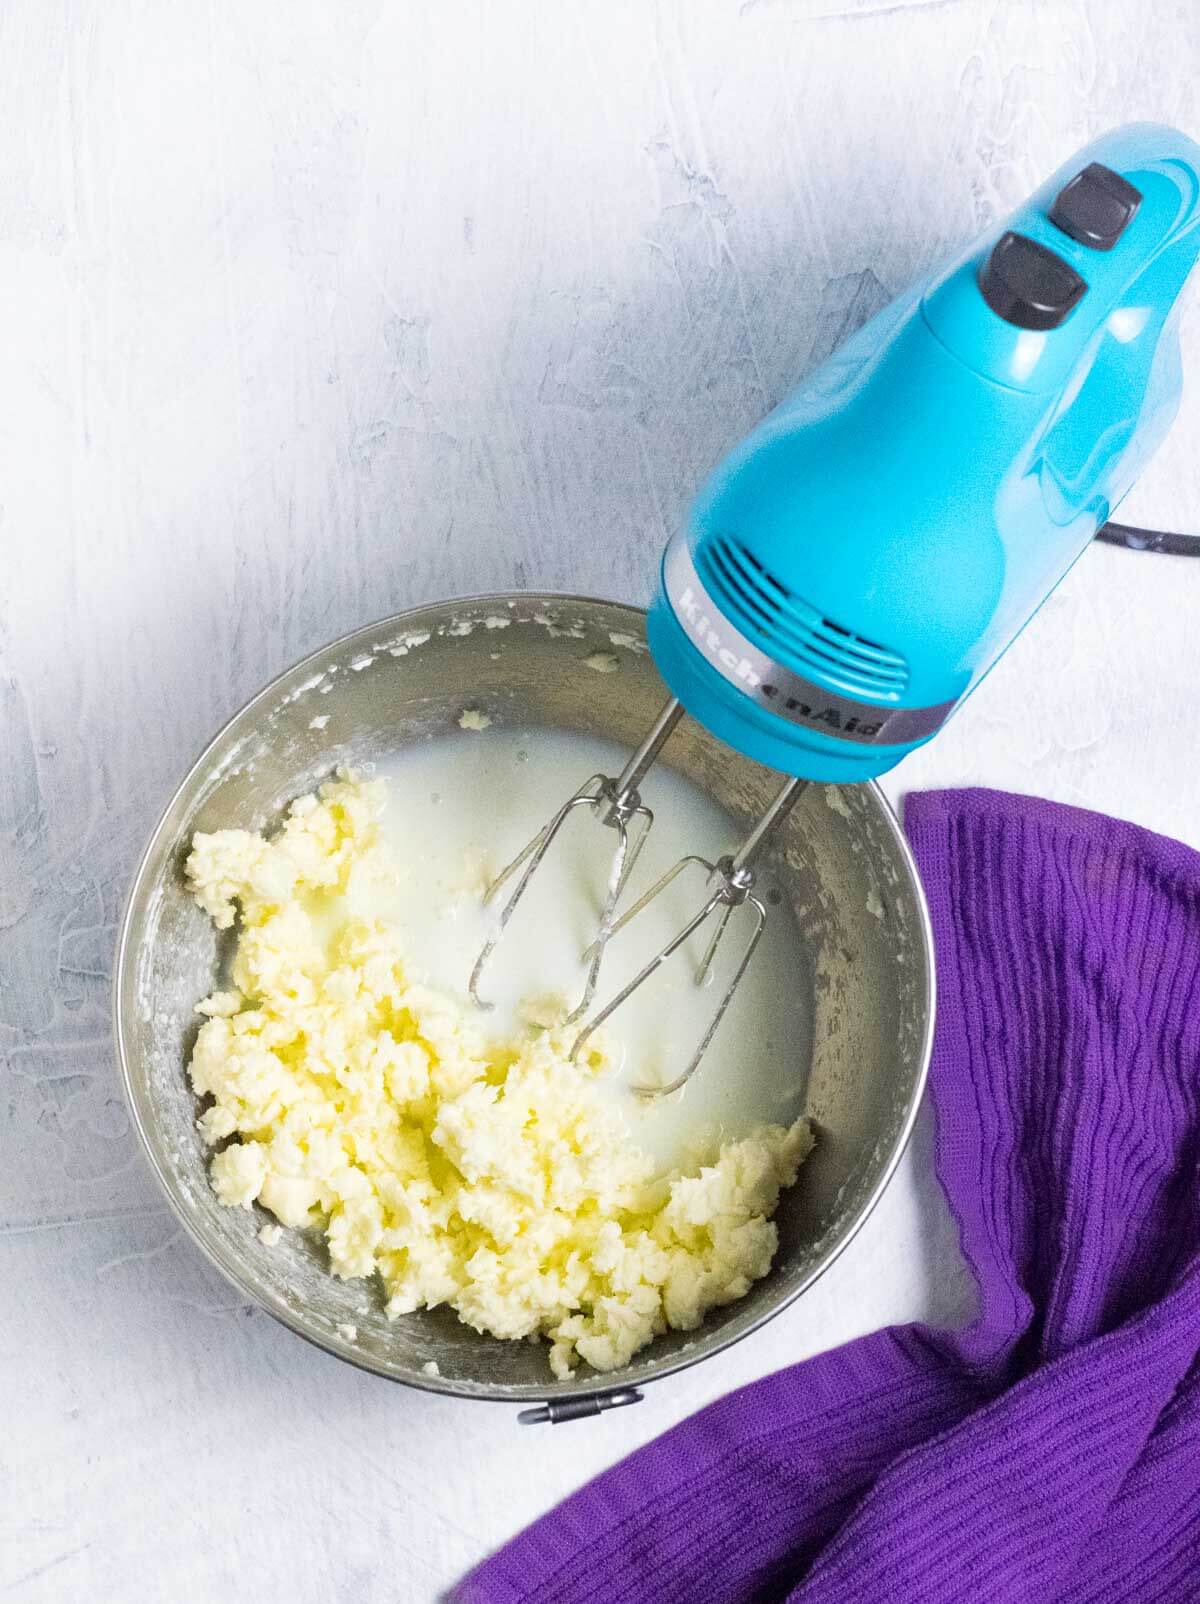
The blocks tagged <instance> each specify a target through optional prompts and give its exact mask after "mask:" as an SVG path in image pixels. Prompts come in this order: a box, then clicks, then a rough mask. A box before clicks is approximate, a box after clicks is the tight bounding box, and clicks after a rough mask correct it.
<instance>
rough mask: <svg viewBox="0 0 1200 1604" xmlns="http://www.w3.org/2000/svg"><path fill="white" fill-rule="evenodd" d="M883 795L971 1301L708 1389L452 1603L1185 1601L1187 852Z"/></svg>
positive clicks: (1190, 1459) (946, 1181)
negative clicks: (723, 1390)
mask: <svg viewBox="0 0 1200 1604" xmlns="http://www.w3.org/2000/svg"><path fill="white" fill-rule="evenodd" d="M906 821H907V827H908V833H909V836H910V838H911V840H912V843H913V846H914V849H915V851H916V855H917V860H918V862H919V864H920V868H921V875H922V878H923V880H924V883H925V889H926V892H927V893H928V897H929V905H930V911H931V913H932V916H933V929H934V937H935V942H936V947H937V959H938V988H939V999H938V1015H939V1017H938V1027H937V1042H936V1046H935V1050H934V1056H933V1068H932V1075H931V1090H932V1097H933V1103H934V1108H935V1111H936V1117H937V1166H938V1174H939V1176H940V1178H941V1182H942V1185H943V1187H944V1188H945V1191H946V1195H947V1197H948V1199H949V1201H950V1205H951V1207H952V1209H953V1210H954V1214H955V1217H956V1219H957V1221H958V1226H959V1230H960V1233H961V1240H962V1246H963V1250H964V1252H965V1254H966V1256H967V1259H968V1261H969V1263H970V1265H971V1267H972V1269H973V1270H974V1273H975V1275H976V1277H977V1278H978V1282H979V1291H980V1314H979V1316H978V1319H977V1320H975V1321H974V1322H973V1323H972V1324H971V1325H970V1326H969V1327H968V1328H967V1329H966V1330H964V1331H960V1332H956V1333H945V1332H937V1331H931V1330H929V1329H927V1328H924V1327H921V1326H911V1327H905V1328H899V1329H894V1330H890V1331H881V1332H877V1333H875V1334H874V1335H873V1336H869V1337H864V1338H863V1339H862V1340H861V1341H858V1342H854V1343H851V1344H850V1345H849V1346H848V1347H845V1348H842V1349H840V1350H839V1351H837V1352H834V1353H827V1354H822V1355H820V1356H819V1357H817V1358H815V1359H810V1360H809V1361H808V1362H807V1363H804V1364H800V1365H796V1366H795V1367H794V1368H792V1369H790V1370H784V1371H781V1372H780V1373H779V1374H778V1375H774V1376H770V1377H768V1378H767V1379H765V1380H763V1381H759V1382H756V1383H754V1384H753V1385H752V1386H749V1387H746V1388H744V1389H743V1390H742V1391H740V1392H737V1393H734V1394H733V1395H732V1396H731V1397H729V1398H725V1399H723V1400H722V1401H721V1402H720V1403H717V1404H714V1405H713V1406H712V1407H710V1408H708V1409H706V1410H704V1411H702V1412H701V1413H700V1414H699V1415H697V1416H695V1417H694V1418H693V1419H691V1420H687V1421H685V1422H684V1423H683V1424H682V1425H680V1426H677V1427H676V1428H675V1429H674V1430H673V1431H670V1432H668V1433H667V1434H666V1435H665V1436H664V1437H662V1438H660V1439H659V1440H658V1441H657V1442H654V1443H651V1444H650V1445H649V1446H647V1447H645V1448H643V1449H641V1450H640V1451H639V1452H638V1453H635V1454H633V1455H632V1456H631V1457H630V1458H629V1459H627V1460H626V1461H625V1462H624V1463H623V1464H620V1465H618V1466H616V1467H615V1468H614V1469H613V1470H611V1471H609V1472H607V1474H605V1475H603V1476H601V1477H600V1478H599V1479H598V1480H597V1481H595V1482H593V1483H592V1484H591V1485H590V1486H588V1487H585V1488H584V1489H583V1490H582V1491H581V1492H579V1493H576V1494H575V1495H574V1496H573V1497H572V1498H569V1499H568V1500H567V1501H566V1502H565V1503H564V1504H562V1505H561V1506H560V1507H559V1508H558V1509H556V1510H554V1511H552V1512H551V1513H550V1514H549V1515H547V1516H546V1517H544V1519H542V1520H540V1521H538V1522H537V1524H536V1525H534V1526H532V1527H531V1528H530V1529H529V1530H528V1531H526V1532H524V1533H522V1535H521V1536H519V1537H518V1538H516V1539H515V1540H514V1541H513V1542H512V1543H510V1544H509V1545H508V1546H507V1547H506V1548H504V1549H502V1550H501V1551H500V1553H498V1554H496V1555H495V1556H494V1557H493V1558H492V1559H490V1560H488V1561H487V1562H486V1563H484V1564H483V1565H482V1566H480V1567H479V1568H478V1569H477V1570H476V1571H474V1572H473V1573H472V1575H471V1576H470V1577H468V1578H467V1580H466V1581H465V1582H464V1583H463V1584H462V1586H461V1589H460V1590H459V1592H458V1594H457V1595H456V1597H457V1598H458V1599H460V1600H462V1601H463V1604H517V1601H518V1600H524V1601H534V1600H536V1601H537V1604H551V1601H554V1604H588V1601H593V1604H618V1601H620V1604H767V1601H774V1600H784V1599H787V1600H793V1601H797V1604H833V1601H835V1600H836V1601H837V1604H851V1601H864V1604H865V1601H871V1604H879V1601H884V1600H887V1601H892V1600H895V1601H897V1604H910V1601H912V1604H942V1601H945V1604H951V1601H953V1604H964V1601H975V1600H979V1601H985V1600H986V1601H987V1604H1008V1601H1015V1600H1021V1601H1022V1604H1049V1601H1056V1604H1067V1601H1069V1604H1083V1601H1084V1600H1087V1601H1088V1604H1093V1601H1100V1600H1105V1601H1115V1600H1120V1601H1121V1604H1155V1601H1158V1600H1172V1601H1174V1600H1178V1601H1179V1604H1184V1601H1187V1604H1195V1601H1197V1600H1200V1362H1198V1355H1200V855H1198V854H1196V853H1194V852H1192V851H1190V850H1189V849H1188V848H1186V847H1183V846H1180V845H1179V844H1178V843H1177V842H1173V841H1168V840H1165V839H1164V838H1162V837H1161V836H1155V835H1151V834H1150V833H1149V832H1148V831H1145V830H1140V829H1138V828H1136V827H1135V826H1133V825H1130V824H1124V823H1119V822H1117V821H1116V820H1113V819H1106V818H1103V817H1101V816H1100V815H1098V814H1091V813H1084V812H1080V811H1078V810H1076V809H1074V808H1065V807H1059V806H1055V805H1053V804H1050V803H1046V802H1038V801H1031V800H1029V799H1028V798H1023V797H1013V796H1003V795H1000V794H997V793H993V792H987V791H948V792H937V793H932V794H929V795H923V796H914V797H911V798H909V801H908V805H907V809H906ZM571 1429H578V1428H571ZM585 1429H586V1428H585Z"/></svg>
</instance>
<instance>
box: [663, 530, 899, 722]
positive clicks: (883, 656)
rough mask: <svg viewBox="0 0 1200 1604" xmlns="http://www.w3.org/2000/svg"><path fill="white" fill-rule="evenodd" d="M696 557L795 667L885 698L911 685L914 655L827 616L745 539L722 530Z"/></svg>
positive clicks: (720, 596)
mask: <svg viewBox="0 0 1200 1604" xmlns="http://www.w3.org/2000/svg"><path fill="white" fill-rule="evenodd" d="M695 560H696V569H697V572H698V573H699V575H700V580H701V583H702V584H703V585H704V586H705V588H706V589H707V590H708V591H709V593H710V594H711V596H712V597H713V600H714V601H716V602H718V603H719V604H720V605H721V607H722V609H723V610H728V612H729V615H730V617H731V619H732V620H736V619H737V617H738V615H739V614H741V615H742V616H743V617H744V618H746V619H749V620H750V621H751V622H752V623H753V624H754V626H755V628H756V629H757V630H758V632H759V633H760V634H761V635H763V636H765V637H766V642H767V643H769V645H768V647H767V649H768V650H769V651H770V654H771V656H773V657H776V658H778V659H779V660H780V662H782V663H784V664H785V665H786V666H787V667H789V668H792V669H793V670H794V671H795V672H796V673H798V674H802V675H805V676H806V677H809V678H813V679H816V680H817V681H818V682H819V683H821V684H825V685H832V686H834V687H836V688H837V689H838V690H840V691H844V692H846V693H847V694H849V695H851V696H868V697H872V698H875V699H878V700H888V701H895V700H898V699H899V698H900V697H901V696H903V694H904V692H905V691H906V690H907V689H908V662H907V660H906V659H905V658H904V657H902V656H901V654H900V653H899V652H894V651H892V650H890V649H889V648H888V647H887V646H881V645H880V644H879V642H878V641H873V640H868V639H867V638H866V637H865V636H863V635H856V634H854V632H853V631H852V630H849V629H845V628H843V626H842V625H841V624H838V623H835V622H834V620H833V619H832V618H826V617H825V616H824V614H823V613H821V612H819V611H818V610H817V609H816V608H815V607H812V606H810V604H809V603H808V602H806V601H805V600H804V599H803V597H800V596H796V595H793V594H792V592H791V591H790V590H788V589H787V587H786V586H785V585H782V584H781V583H780V582H779V580H778V579H776V578H775V576H774V575H773V574H771V573H769V572H768V571H767V569H765V568H764V567H763V565H762V564H761V563H760V562H759V561H758V559H757V557H755V556H753V555H752V554H751V553H750V552H749V551H747V549H746V548H745V546H743V545H741V544H740V543H739V542H738V541H736V540H732V539H731V538H730V537H729V536H728V535H716V536H714V537H712V538H711V539H709V540H706V541H704V542H702V544H701V545H700V548H699V550H698V551H697V552H696V557H695Z"/></svg>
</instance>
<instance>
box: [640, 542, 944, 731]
mask: <svg viewBox="0 0 1200 1604" xmlns="http://www.w3.org/2000/svg"><path fill="white" fill-rule="evenodd" d="M663 589H664V590H665V591H666V594H667V599H668V601H669V602H670V604H671V610H672V611H673V612H674V614H675V617H676V618H677V619H678V620H679V625H680V628H681V629H683V630H684V632H685V633H686V634H687V636H688V638H689V639H690V640H691V641H692V642H693V643H694V644H695V645H696V646H698V647H699V648H700V650H701V651H702V652H703V654H704V657H705V660H706V661H707V662H708V663H709V664H710V666H711V667H713V668H715V669H716V671H717V673H718V674H720V675H721V677H722V679H725V680H728V682H729V684H730V685H733V686H736V688H737V689H738V690H739V691H741V692H742V693H743V694H744V695H746V696H749V697H750V698H751V700H753V701H755V702H757V703H758V705H759V706H760V707H762V708H764V709H766V710H767V711H769V712H771V713H773V714H774V715H775V716H776V717H778V718H785V719H787V720H789V721H790V722H791V723H793V724H802V725H805V726H807V727H808V728H810V729H818V730H821V731H822V732H823V733H824V734H827V735H833V736H836V737H837V738H838V740H841V741H853V742H855V743H857V744H858V745H865V746H906V745H907V744H908V742H910V741H920V740H924V739H925V737H926V736H929V735H932V734H933V733H934V731H935V730H938V729H940V728H941V726H942V725H943V724H944V723H945V721H946V719H947V718H949V716H950V714H951V712H952V711H953V710H954V708H955V706H956V705H957V704H956V703H955V702H939V703H937V704H936V705H935V706H932V707H881V706H880V704H879V703H878V702H860V701H857V700H855V699H854V698H853V697H850V696H838V695H836V694H835V693H834V692H832V691H830V690H827V689H826V688H825V687H824V686H822V685H816V684H814V683H813V681H812V680H808V679H805V678H804V677H803V676H802V675H800V674H796V673H794V672H793V671H792V669H790V668H786V667H785V666H784V665H783V664H782V663H779V662H776V660H775V659H774V658H773V657H769V656H768V655H767V653H766V652H764V651H762V650H760V648H759V647H757V646H756V645H755V644H754V642H753V641H752V640H750V639H748V637H747V636H745V635H743V634H742V632H741V631H740V630H739V629H737V628H736V626H735V625H733V624H731V623H730V622H729V620H728V618H726V617H725V615H724V614H723V613H722V611H721V609H720V608H719V607H718V606H717V604H716V602H715V601H714V600H713V598H712V597H711V596H710V595H709V593H708V591H707V590H705V588H704V586H703V584H702V583H701V581H700V576H699V574H698V573H697V572H696V565H695V563H694V562H693V561H692V554H691V552H690V551H689V549H688V543H687V537H686V536H685V535H683V534H678V535H676V536H675V537H674V538H673V539H672V540H671V542H670V544H669V545H668V547H667V549H666V552H665V554H664V556H663Z"/></svg>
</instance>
